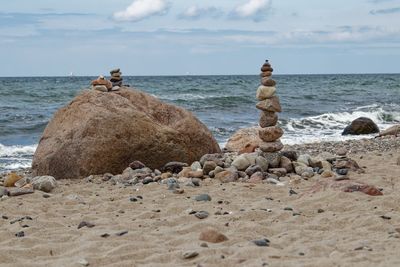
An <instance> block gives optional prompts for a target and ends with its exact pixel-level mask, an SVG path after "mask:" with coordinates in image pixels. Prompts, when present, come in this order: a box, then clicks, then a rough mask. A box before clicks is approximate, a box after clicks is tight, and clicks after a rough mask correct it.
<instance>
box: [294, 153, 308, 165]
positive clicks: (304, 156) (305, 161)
mask: <svg viewBox="0 0 400 267" xmlns="http://www.w3.org/2000/svg"><path fill="white" fill-rule="evenodd" d="M297 162H301V163H303V164H305V165H306V166H310V163H311V156H310V155H308V154H302V155H300V156H299V157H298V158H297Z"/></svg>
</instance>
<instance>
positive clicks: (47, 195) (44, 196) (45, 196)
mask: <svg viewBox="0 0 400 267" xmlns="http://www.w3.org/2000/svg"><path fill="white" fill-rule="evenodd" d="M42 197H43V198H49V197H51V195H50V194H46V193H45V194H43V195H42Z"/></svg>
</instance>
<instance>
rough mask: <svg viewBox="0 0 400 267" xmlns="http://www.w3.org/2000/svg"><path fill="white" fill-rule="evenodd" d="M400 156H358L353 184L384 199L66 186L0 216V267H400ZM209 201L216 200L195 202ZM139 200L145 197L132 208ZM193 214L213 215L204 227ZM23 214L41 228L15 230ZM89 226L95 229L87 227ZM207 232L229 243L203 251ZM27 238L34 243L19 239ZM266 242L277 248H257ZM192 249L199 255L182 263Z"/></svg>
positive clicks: (13, 202)
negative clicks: (361, 170)
mask: <svg viewBox="0 0 400 267" xmlns="http://www.w3.org/2000/svg"><path fill="white" fill-rule="evenodd" d="M399 155H400V150H398V149H397V148H396V149H394V150H390V151H386V152H383V153H382V152H368V153H357V154H353V155H351V158H353V159H355V160H356V161H357V162H358V163H359V165H360V166H363V167H365V168H364V169H365V173H364V174H358V173H356V172H351V173H350V175H349V177H350V179H351V180H359V181H363V182H365V183H368V184H371V185H375V186H377V187H378V188H382V189H383V191H382V192H383V193H384V195H383V196H376V197H374V196H369V195H366V194H363V193H359V192H355V193H344V192H340V191H334V190H332V189H327V190H322V191H319V192H316V193H314V194H311V193H310V189H311V188H312V185H314V184H315V183H316V181H317V180H321V179H324V178H321V177H320V176H315V177H313V178H311V179H309V180H302V181H301V182H300V183H299V184H297V185H293V184H291V185H289V183H288V181H287V183H286V186H276V185H272V184H257V185H250V184H243V183H231V184H220V183H218V182H217V181H215V180H209V181H203V183H202V185H201V186H200V187H197V188H193V187H184V190H185V192H184V193H183V194H180V195H179V194H173V193H172V192H171V191H168V190H167V188H166V185H158V184H155V183H153V184H149V185H145V186H142V187H123V186H118V185H112V184H111V183H109V182H103V181H101V180H100V179H95V180H93V181H92V182H87V181H84V180H79V181H78V180H61V181H59V186H58V188H56V189H55V190H54V191H53V192H52V194H50V197H48V198H44V197H43V195H44V193H43V192H40V191H36V192H35V193H34V194H31V195H25V196H20V197H13V198H8V199H5V200H3V201H1V202H0V216H6V217H8V219H5V218H1V217H0V266H84V265H86V264H89V266H229V267H232V266H400V254H399V253H400V238H399V236H400V213H399V212H400V206H399V203H400V194H399V192H400V166H398V165H397V164H396V161H397V158H398V156H399ZM290 188H292V189H293V190H295V191H296V192H297V193H298V194H297V195H291V196H290V195H289V193H288V192H289V189H290ZM202 193H208V194H209V195H210V196H211V197H212V200H211V201H209V202H197V201H195V200H194V197H195V196H197V195H199V194H202ZM137 196H141V197H143V199H140V198H137V199H138V201H136V202H132V201H130V198H131V197H137ZM285 208H292V209H293V211H291V210H288V209H286V210H285ZM190 209H193V210H196V211H199V210H204V211H208V212H209V213H210V215H209V217H208V218H205V219H202V220H200V219H198V218H196V217H195V216H194V215H190V214H189V210H190ZM321 209H322V210H321ZM218 211H220V213H224V212H226V213H227V214H225V215H215V213H216V212H218ZM293 214H295V216H294V215H293ZM296 214H299V215H296ZM23 216H30V217H31V218H32V220H29V219H24V220H23V221H21V222H16V223H13V224H10V222H11V221H13V220H15V219H18V218H21V217H23ZM381 216H386V217H385V218H386V219H384V218H382V217H381ZM389 218H390V219H389ZM82 221H88V222H90V223H93V224H94V225H95V226H94V227H92V228H88V227H83V228H81V229H78V228H77V227H78V225H79V223H80V222H82ZM24 225H27V226H29V227H25V228H24ZM206 227H212V228H214V229H216V230H218V231H220V232H221V233H223V234H225V235H226V236H227V237H228V238H229V240H228V241H225V242H222V243H218V244H214V243H207V245H208V247H203V246H204V244H203V246H201V245H202V243H204V241H201V240H199V235H200V232H201V231H202V230H203V229H205V228H206ZM19 231H24V233H25V236H24V237H16V236H15V234H16V233H17V232H19ZM121 231H128V233H126V234H124V235H122V236H117V235H116V234H117V233H119V232H121ZM105 233H107V234H109V237H101V235H103V234H105ZM261 238H267V239H268V240H270V246H269V247H257V246H256V245H255V244H253V243H252V242H251V241H252V240H255V239H261ZM192 251H194V252H197V253H198V256H196V257H194V258H191V259H184V258H183V257H182V255H183V254H184V253H185V252H192Z"/></svg>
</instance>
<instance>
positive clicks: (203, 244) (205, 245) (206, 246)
mask: <svg viewBox="0 0 400 267" xmlns="http://www.w3.org/2000/svg"><path fill="white" fill-rule="evenodd" d="M200 247H203V248H208V244H207V243H205V242H204V243H201V244H200Z"/></svg>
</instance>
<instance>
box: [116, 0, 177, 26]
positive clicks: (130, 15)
mask: <svg viewBox="0 0 400 267" xmlns="http://www.w3.org/2000/svg"><path fill="white" fill-rule="evenodd" d="M169 7H170V4H169V3H167V2H166V1H165V0H134V1H133V2H132V4H131V5H130V6H128V7H127V8H126V9H125V10H123V11H119V12H115V13H114V19H115V20H118V21H133V22H136V21H140V20H143V19H145V18H148V17H151V16H155V15H163V14H166V13H167V12H168V9H169Z"/></svg>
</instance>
